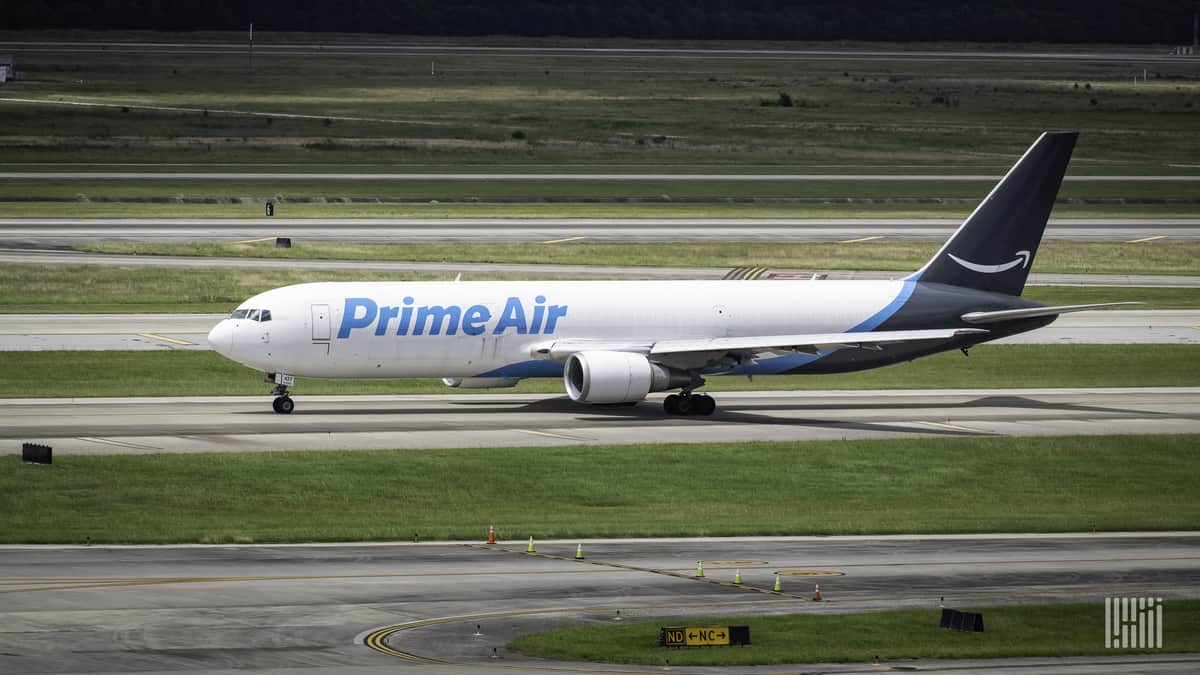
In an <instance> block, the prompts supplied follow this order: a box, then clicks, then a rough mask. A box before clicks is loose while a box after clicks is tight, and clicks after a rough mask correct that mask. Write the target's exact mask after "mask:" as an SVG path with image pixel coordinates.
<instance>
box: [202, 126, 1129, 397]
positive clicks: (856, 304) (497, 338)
mask: <svg viewBox="0 0 1200 675" xmlns="http://www.w3.org/2000/svg"><path fill="white" fill-rule="evenodd" d="M1077 137H1078V133H1076V132H1046V133H1043V134H1042V135H1041V136H1040V137H1039V138H1038V139H1037V140H1036V141H1035V142H1034V143H1033V145H1031V146H1030V147H1029V149H1028V150H1026V152H1025V154H1024V155H1022V157H1021V158H1020V159H1019V160H1018V161H1017V162H1016V164H1014V165H1013V166H1012V168H1011V169H1010V170H1009V171H1008V173H1007V174H1006V175H1005V176H1004V178H1003V179H1001V180H1000V182H999V183H997V184H996V186H995V187H994V188H993V189H992V191H991V192H990V193H989V194H988V195H987V197H986V198H985V199H984V200H983V201H982V202H981V203H980V204H979V205H978V206H977V207H976V208H975V210H974V211H973V212H972V213H971V215H970V216H969V217H967V219H966V220H965V221H963V223H962V224H961V225H960V226H959V228H958V229H957V230H956V231H955V232H954V234H953V235H952V236H951V237H950V238H949V239H948V240H947V241H946V242H945V244H944V245H943V246H942V247H941V249H939V250H938V252H937V253H936V254H935V255H934V256H933V257H932V258H931V259H930V260H929V262H927V263H926V264H925V265H924V266H923V267H921V269H919V270H917V271H916V272H914V273H912V274H910V275H908V276H905V277H903V278H901V279H896V280H893V281H863V280H858V281H835V280H817V281H813V280H799V281H792V280H778V281H777V280H769V281H755V282H753V283H746V282H744V281H714V280H703V281H522V282H511V281H459V280H455V281H426V282H415V281H414V282H409V281H396V282H323V283H303V284H295V285H291V286H284V287H282V288H276V289H273V290H269V291H266V292H264V293H260V294H258V295H255V296H254V297H252V298H250V299H248V300H246V301H245V302H243V303H242V304H241V305H239V306H238V307H237V309H235V310H234V311H233V313H232V314H230V316H229V317H228V318H226V319H224V320H222V321H221V322H220V323H218V324H217V325H216V326H215V327H214V328H213V329H212V332H210V333H209V335H208V341H209V344H210V345H212V348H213V349H214V350H216V351H217V352H218V353H220V354H222V355H223V356H225V357H227V358H229V359H232V360H233V361H236V362H238V363H241V364H244V365H246V366H249V367H250V368H254V369H257V370H261V371H263V372H264V373H266V379H267V382H268V383H270V384H272V385H274V387H273V389H272V392H271V393H272V394H273V395H274V396H275V399H274V402H273V405H272V407H273V409H274V411H275V412H277V413H281V414H288V413H291V412H292V411H293V409H294V408H295V403H294V402H293V401H292V398H291V397H290V395H289V393H290V392H289V388H290V387H291V386H293V384H294V381H295V378H296V377H309V378H328V379H350V378H363V379H365V378H389V379H390V378H414V377H440V378H443V382H445V384H446V385H448V386H450V387H458V388H467V389H475V388H479V389H484V388H503V387H511V386H514V385H515V384H517V382H519V381H520V380H522V379H525V378H533V377H555V378H562V380H563V386H564V388H565V390H566V393H567V395H568V396H569V397H570V399H571V400H572V401H576V402H580V403H590V404H626V405H636V404H637V403H638V402H640V401H642V400H643V399H645V397H646V396H647V394H649V393H651V392H660V391H670V390H679V393H672V394H669V395H668V396H666V397H665V399H664V401H663V409H664V411H665V412H666V413H667V414H670V415H711V414H712V413H713V412H714V410H715V409H716V403H715V401H714V400H713V398H712V397H711V396H708V395H707V394H702V393H697V389H699V388H700V387H701V386H703V385H704V384H705V378H707V377H713V376H719V375H750V376H752V375H766V374H784V373H840V372H849V371H856V370H865V369H868V368H878V367H880V366H886V365H889V364H894V363H900V362H903V361H910V360H912V359H915V358H919V357H922V356H927V355H929V354H936V353H938V352H944V351H948V350H954V349H958V350H962V351H963V353H964V354H965V353H966V352H967V350H968V349H969V348H970V347H973V346H975V345H977V344H980V343H984V342H988V341H990V340H995V339H997V338H1001V337H1005V336H1008V335H1014V334H1017V333H1022V332H1025V331H1030V330H1034V329H1036V328H1040V327H1042V326H1046V325H1048V324H1049V323H1051V322H1052V321H1054V320H1055V319H1056V318H1057V317H1058V315H1060V314H1063V313H1066V312H1077V311H1082V310H1089V309H1097V308H1101V307H1111V306H1116V305H1123V304H1137V303H1119V302H1114V303H1102V304H1088V305H1065V306H1057V307H1047V306H1045V305H1042V304H1040V303H1037V302H1033V301H1031V300H1026V299H1023V298H1021V297H1020V296H1021V292H1022V290H1023V289H1024V287H1025V280H1026V278H1027V277H1028V275H1029V271H1030V268H1031V267H1032V265H1033V262H1034V258H1035V256H1036V254H1037V248H1038V244H1039V243H1040V242H1041V239H1042V234H1043V232H1044V230H1045V227H1046V221H1047V219H1048V218H1049V215H1050V210H1051V208H1052V207H1053V205H1054V200H1055V198H1056V196H1057V194H1058V190H1059V187H1060V185H1061V183H1062V178H1063V175H1064V174H1065V172H1066V169H1067V164H1068V163H1069V161H1070V158H1071V153H1072V151H1073V150H1074V147H1075V141H1076V139H1077Z"/></svg>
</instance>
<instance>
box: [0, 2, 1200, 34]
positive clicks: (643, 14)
mask: <svg viewBox="0 0 1200 675" xmlns="http://www.w3.org/2000/svg"><path fill="white" fill-rule="evenodd" d="M1195 8H1196V4H1195V3H1194V2H1191V1H1188V0H1121V1H1109V0H1104V1H1087V0H1007V1H1004V0H997V1H995V2H988V1H981V0H974V1H972V0H911V1H909V2H897V1H896V0H507V1H504V2H501V1H493V0H324V1H320V2H318V1H317V0H257V1H255V0H250V1H246V0H204V1H199V0H190V1H189V0H69V1H67V2H60V1H55V0H6V1H5V2H4V3H3V4H2V5H0V15H2V16H0V27H3V28H6V29H14V30H29V29H91V30H114V29H120V30H130V29H134V30H169V31H194V30H243V29H244V28H245V27H246V26H247V25H248V24H249V23H250V22H251V21H253V22H254V23H255V26H256V28H257V29H258V30H263V31H312V32H344V33H389V34H403V35H441V36H481V35H516V36H530V37H541V36H568V37H627V38H660V39H701V40H711V39H721V40H824V41H829V40H866V41H894V42H911V41H954V42H1059V43H1081V42H1106V43H1124V44H1150V43H1161V44H1191V41H1192V13H1193V11H1194V10H1195Z"/></svg>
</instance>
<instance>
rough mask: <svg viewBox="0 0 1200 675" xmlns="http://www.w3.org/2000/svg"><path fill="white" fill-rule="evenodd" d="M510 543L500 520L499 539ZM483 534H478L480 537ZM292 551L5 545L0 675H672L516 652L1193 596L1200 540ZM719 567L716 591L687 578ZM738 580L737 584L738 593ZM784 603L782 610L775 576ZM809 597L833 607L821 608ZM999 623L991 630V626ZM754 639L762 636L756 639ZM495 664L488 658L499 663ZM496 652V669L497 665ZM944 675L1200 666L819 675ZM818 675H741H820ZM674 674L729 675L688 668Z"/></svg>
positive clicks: (946, 667) (1115, 664) (735, 542)
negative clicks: (626, 631)
mask: <svg viewBox="0 0 1200 675" xmlns="http://www.w3.org/2000/svg"><path fill="white" fill-rule="evenodd" d="M497 526H498V528H499V529H500V530H501V531H502V532H503V524H502V523H501V524H497ZM485 528H486V524H485V523H481V529H480V532H481V542H482V534H483V532H484V531H485ZM504 534H507V535H508V537H509V538H511V539H510V541H507V542H505V541H501V543H500V544H497V545H495V546H486V545H484V544H482V543H478V544H469V543H444V544H333V545H307V546H306V545H296V546H180V547H137V546H133V547H104V546H97V547H84V546H76V547H58V546H55V547H2V548H0V603H2V604H0V607H2V613H0V617H2V618H3V620H2V621H0V670H3V671H4V672H14V673H15V672H21V673H31V674H43V673H46V674H48V673H81V674H82V673H112V672H135V671H141V672H154V673H164V674H165V673H232V672H245V671H246V670H261V671H263V672H271V673H288V672H293V671H295V672H301V670H300V669H306V670H304V671H303V672H314V670H313V669H319V670H322V671H325V672H334V671H336V672H342V673H356V674H362V675H366V674H368V673H370V674H372V675H374V674H377V673H394V672H396V671H397V669H404V668H407V669H409V671H410V672H422V673H438V674H445V675H451V674H454V675H459V674H465V673H481V672H515V673H525V672H528V673H546V672H560V673H562V672H565V673H599V672H619V673H624V672H643V673H644V672H662V670H663V666H662V665H659V666H632V667H631V666H612V665H599V664H581V663H555V662H548V661H543V660H539V659H531V658H528V657H524V656H521V655H519V654H516V653H513V652H510V651H508V650H507V649H506V647H505V645H506V644H507V642H508V641H509V640H510V639H512V638H513V637H515V636H516V635H518V634H522V633H526V632H532V631H538V630H543V629H547V628H551V627H562V626H570V625H587V624H596V623H612V622H614V621H615V620H616V618H617V615H618V611H619V612H620V616H621V618H622V619H623V620H625V621H634V620H639V621H640V620H647V621H649V620H656V622H655V623H652V624H651V625H650V627H649V628H648V629H647V630H649V631H650V633H649V634H648V635H647V640H654V639H655V636H656V635H657V625H658V623H657V621H668V622H671V623H676V622H680V621H684V622H686V621H687V620H688V619H689V618H692V617H700V616H712V615H714V614H716V615H736V616H757V615H765V614H780V613H818V614H827V613H839V612H854V611H869V610H881V609H890V608H914V609H915V608H926V609H928V611H929V617H930V624H931V625H936V622H937V619H938V616H939V610H938V605H939V603H940V602H943V601H944V603H945V604H946V605H947V606H950V607H961V608H972V609H973V608H979V607H987V606H991V605H1003V604H1013V603H1021V604H1038V603H1047V602H1093V603H1095V605H1096V626H1097V629H1096V635H1095V640H1096V645H1097V646H1100V645H1103V635H1102V632H1101V630H1100V625H1101V620H1102V617H1103V611H1104V604H1103V598H1104V597H1106V596H1113V595H1116V596H1122V595H1126V596H1146V595H1153V596H1155V597H1161V598H1163V599H1164V600H1165V601H1166V602H1165V619H1164V621H1165V622H1170V620H1171V617H1172V613H1171V600H1172V599H1178V598H1188V597H1196V596H1197V594H1200V554H1197V551H1198V550H1200V533H1194V532H1189V533H1176V534H1172V533H1119V534H1074V535H1072V534H1064V535H962V536H924V537H923V536H870V537H782V538H761V539H759V538H739V539H676V540H608V541H604V540H602V541H590V540H584V541H583V542H582V543H583V545H584V548H585V551H586V559H585V560H584V561H575V560H572V559H571V557H572V554H573V553H574V551H575V546H576V544H577V543H578V542H577V541H575V540H572V541H553V542H551V541H546V542H538V546H537V553H536V554H527V553H525V552H524V548H525V546H524V542H518V541H514V540H516V539H519V538H520V537H521V533H516V532H513V533H504ZM697 560H705V561H707V563H706V565H705V569H706V577H705V579H696V578H694V577H693V573H694V571H695V568H696V561H697ZM735 569H740V570H741V573H742V576H743V582H744V583H743V585H742V586H734V585H733V584H732V583H731V581H732V579H733V575H734V571H735ZM776 573H779V574H781V579H782V580H783V590H782V591H781V592H779V593H775V592H771V590H770V589H771V583H772V579H773V577H774V574H776ZM814 583H820V584H821V590H822V596H823V601H822V602H820V603H816V602H812V601H811V595H812V591H813V588H814ZM985 616H986V615H985ZM750 625H751V629H752V630H753V622H752V621H751V623H750ZM493 650H495V651H494V652H493ZM493 654H495V657H496V658H492V656H493ZM892 667H901V668H903V669H906V670H909V669H911V670H922V671H924V670H936V671H938V672H972V673H978V672H987V671H989V670H991V669H999V670H1001V671H1002V672H1006V673H1012V672H1018V673H1026V672H1028V673H1048V672H1063V673H1097V672H1131V671H1134V670H1136V671H1139V672H1173V673H1184V672H1195V671H1196V669H1197V668H1200V656H1198V655H1195V654H1191V655H1189V654H1150V655H1141V656H1114V655H1103V654H1102V655H1100V656H1095V657H1078V658H1053V659H1046V658H1042V659H1014V660H991V661H962V662H946V661H942V662H938V661H928V660H918V661H904V662H902V663H888V662H886V661H885V662H884V663H883V664H881V665H872V664H869V663H865V664H848V665H840V666H838V665H822V666H820V667H819V669H820V670H822V671H825V672H868V673H873V672H879V671H880V670H886V669H890V668H892ZM814 668H815V667H814V666H796V665H793V666H779V667H762V668H745V667H743V668H737V669H736V672H739V673H756V672H757V673H783V672H797V671H799V672H807V671H812V670H814ZM673 670H674V671H675V672H684V673H688V672H705V673H714V672H728V671H721V670H714V669H697V668H681V667H675V668H673Z"/></svg>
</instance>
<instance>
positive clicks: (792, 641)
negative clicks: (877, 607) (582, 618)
mask: <svg viewBox="0 0 1200 675" xmlns="http://www.w3.org/2000/svg"><path fill="white" fill-rule="evenodd" d="M961 609H965V610H968V611H978V612H982V613H983V615H984V621H985V626H986V631H985V632H983V633H960V632H958V631H949V630H944V629H942V628H939V627H938V620H939V618H940V610H938V609H920V610H905V611H890V612H877V613H870V614H825V615H816V614H794V615H787V616H761V617H713V618H699V619H695V618H689V619H686V620H682V621H675V622H672V621H671V620H660V621H654V622H638V623H622V624H606V625H600V626H585V627H581V628H567V629H560V630H553V631H548V632H545V633H534V634H530V635H522V636H520V637H518V638H517V639H515V640H513V641H512V642H511V643H509V645H508V646H509V648H510V649H513V650H515V651H518V652H520V653H522V654H527V655H530V656H538V657H542V658H549V659H554V660H559V661H590V662H601V663H605V662H606V663H640V664H646V665H656V666H662V665H664V664H665V663H666V662H667V661H668V660H669V661H670V664H671V665H672V666H675V667H679V666H709V665H712V666H718V665H719V666H748V665H767V664H783V663H844V662H863V661H872V660H873V659H874V658H876V657H879V659H880V661H881V663H882V664H883V665H882V666H881V669H882V668H887V667H888V666H898V667H903V663H902V662H903V660H905V659H967V658H971V659H988V658H1012V657H1019V656H1084V655H1101V654H1103V655H1106V656H1114V655H1118V654H1137V653H1141V654H1149V653H1162V652H1168V653H1169V652H1195V651H1200V600H1168V601H1167V602H1166V603H1165V604H1164V605H1163V610H1164V621H1163V624H1164V628H1163V648H1162V649H1145V650H1133V649H1130V650H1124V649H1122V650H1116V649H1105V647H1104V638H1103V635H1104V603H1102V602H1099V601H1097V602H1091V603H1078V604H1065V605H1029V606H1016V607H982V608H979V607H963V608H961ZM664 625H687V626H749V627H750V637H751V641H752V644H751V646H749V647H730V648H716V649H664V648H662V647H659V646H658V645H657V641H658V630H659V628H660V627H662V626H664ZM897 662H901V663H897Z"/></svg>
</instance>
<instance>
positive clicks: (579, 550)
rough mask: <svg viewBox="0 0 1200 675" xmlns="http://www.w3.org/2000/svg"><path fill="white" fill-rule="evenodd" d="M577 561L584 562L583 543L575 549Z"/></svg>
mask: <svg viewBox="0 0 1200 675" xmlns="http://www.w3.org/2000/svg"><path fill="white" fill-rule="evenodd" d="M575 559H576V560H583V544H582V543H581V544H579V545H578V546H576V547H575Z"/></svg>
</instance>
